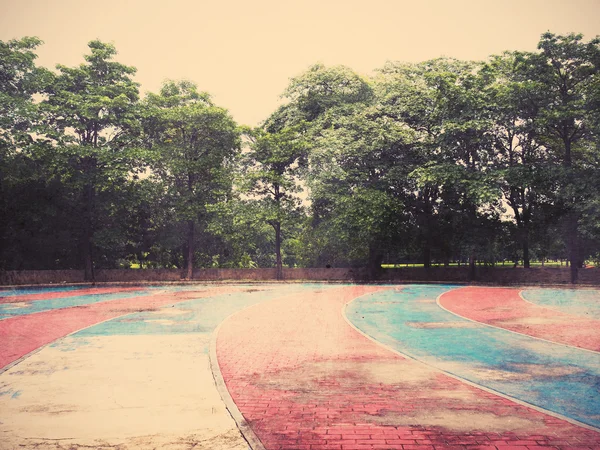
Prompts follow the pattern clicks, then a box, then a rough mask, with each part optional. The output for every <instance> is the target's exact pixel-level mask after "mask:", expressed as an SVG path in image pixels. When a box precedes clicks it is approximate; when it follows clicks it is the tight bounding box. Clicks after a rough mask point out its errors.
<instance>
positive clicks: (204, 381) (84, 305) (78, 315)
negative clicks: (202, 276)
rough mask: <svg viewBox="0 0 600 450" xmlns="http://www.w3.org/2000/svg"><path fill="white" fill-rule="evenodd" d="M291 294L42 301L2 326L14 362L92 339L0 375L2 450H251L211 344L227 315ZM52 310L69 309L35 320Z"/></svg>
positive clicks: (204, 291)
mask: <svg viewBox="0 0 600 450" xmlns="http://www.w3.org/2000/svg"><path fill="white" fill-rule="evenodd" d="M286 289H292V290H293V289H295V287H289V288H283V289H280V290H278V292H274V291H272V290H270V289H268V288H261V287H259V288H256V287H243V286H232V287H216V288H207V287H203V286H199V287H196V288H191V289H189V288H188V289H186V290H182V291H179V292H177V291H175V290H173V289H165V290H142V291H138V292H137V295H136V296H133V297H128V298H118V296H117V297H114V296H112V294H114V292H111V293H110V295H109V293H108V292H104V293H103V295H104V297H102V296H101V295H100V294H99V292H98V291H96V290H93V291H87V290H86V291H81V292H80V293H83V294H84V295H83V296H73V295H72V294H73V292H72V291H69V292H68V295H67V296H65V297H61V294H58V293H57V292H54V293H52V295H51V298H52V299H53V300H37V298H38V297H34V300H32V303H30V304H23V305H20V306H19V308H20V309H21V311H20V312H21V315H18V316H14V317H11V318H8V319H5V320H0V338H1V340H2V342H3V343H8V345H3V346H2V348H3V349H4V350H3V355H4V359H3V362H4V363H6V362H7V361H9V362H10V361H14V359H15V358H17V357H20V356H22V355H23V354H25V353H27V352H29V351H30V350H31V348H34V347H36V346H39V345H44V344H46V343H49V342H51V341H53V340H54V339H56V338H57V337H59V336H65V335H67V334H69V333H72V332H73V331H76V330H79V329H81V328H83V327H86V326H87V327H88V328H85V329H83V330H81V331H79V332H77V333H75V334H72V335H70V336H68V337H66V338H63V339H61V340H59V341H56V342H54V343H52V344H51V345H49V346H46V347H44V348H42V349H41V351H39V352H37V353H35V354H34V355H32V356H30V357H28V358H27V359H24V360H23V361H21V362H20V363H19V364H17V365H14V367H11V368H9V369H8V370H5V372H4V373H2V374H1V375H0V448H1V449H23V448H25V449H44V450H46V449H48V450H49V449H69V450H71V449H82V448H93V449H109V448H110V449H140V450H142V449H143V450H146V449H152V448H160V449H169V450H180V449H181V450H183V449H192V448H194V449H197V450H199V449H222V450H228V449H239V450H245V449H247V448H248V446H247V443H246V441H245V440H244V439H243V437H242V436H241V434H240V433H239V430H238V429H237V427H236V425H235V422H234V421H233V420H232V419H231V417H230V415H229V414H228V412H227V411H226V409H225V406H224V404H223V402H222V400H221V397H220V395H219V393H218V392H217V390H216V388H215V384H214V381H213V377H212V371H211V368H210V364H209V354H208V350H209V342H210V338H211V334H212V332H213V330H214V329H215V328H216V326H217V325H218V324H219V323H220V322H221V321H222V320H223V319H225V318H226V317H227V316H228V315H229V314H231V313H233V312H235V311H237V310H239V309H241V308H243V307H245V306H247V305H250V304H253V303H256V302H259V301H262V300H264V299H268V298H269V297H270V296H273V295H283V294H284V292H285V291H286ZM131 293H132V292H131V291H129V290H127V291H126V292H123V293H122V295H130V294H131ZM65 294H66V292H65ZM59 298H60V300H61V302H62V303H56V302H58V300H59ZM66 299H68V305H67V304H65V301H66ZM50 301H52V302H55V306H61V305H62V306H63V308H62V309H54V310H46V311H43V312H34V311H36V310H40V309H44V308H46V307H47V305H39V304H36V302H37V303H40V302H50ZM11 305H15V303H11ZM73 305H77V306H73ZM10 311H12V312H15V310H10ZM32 311H33V312H32ZM7 349H10V351H8V350H7ZM6 355H8V356H6ZM0 365H1V364H0ZM0 370H2V369H0Z"/></svg>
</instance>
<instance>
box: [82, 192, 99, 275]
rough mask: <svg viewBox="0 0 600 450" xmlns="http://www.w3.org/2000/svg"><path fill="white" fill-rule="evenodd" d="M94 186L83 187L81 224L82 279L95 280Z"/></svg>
mask: <svg viewBox="0 0 600 450" xmlns="http://www.w3.org/2000/svg"><path fill="white" fill-rule="evenodd" d="M94 196H95V191H94V186H93V185H91V184H88V185H86V186H85V187H84V199H85V217H84V219H83V220H84V224H83V267H84V275H83V277H84V280H85V281H91V282H92V283H94V282H95V281H96V279H95V274H94V255H93V242H92V238H93V237H94V225H93V222H92V221H93V211H94Z"/></svg>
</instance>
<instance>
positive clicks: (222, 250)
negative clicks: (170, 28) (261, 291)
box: [0, 33, 600, 282]
mask: <svg viewBox="0 0 600 450" xmlns="http://www.w3.org/2000/svg"><path fill="white" fill-rule="evenodd" d="M39 44H40V41H39V40H38V39H36V38H23V39H20V40H13V41H8V42H0V57H1V59H0V112H1V114H0V239H1V244H2V245H1V246H0V261H1V262H0V268H17V269H27V268H76V267H81V265H82V263H83V267H84V268H85V271H86V277H87V278H88V279H93V272H94V268H95V267H96V268H112V267H128V266H129V265H130V264H131V263H133V262H135V263H136V264H138V265H139V266H140V267H178V268H184V267H185V269H186V274H187V277H188V278H192V276H193V268H194V267H195V266H196V267H198V266H202V267H248V268H250V267H257V266H260V267H271V266H274V267H276V268H277V274H278V277H279V278H281V276H282V269H283V266H284V265H288V266H294V265H304V266H326V265H334V266H346V267H348V266H368V267H369V268H370V269H371V274H372V276H373V277H376V276H378V271H379V270H381V264H382V262H389V263H398V262H409V261H410V262H422V263H423V264H424V266H425V267H430V266H432V265H433V264H435V263H438V264H439V263H444V264H449V262H450V261H458V262H459V263H463V262H466V261H469V263H470V267H471V274H472V276H475V264H476V262H477V261H479V262H480V263H481V262H483V263H485V264H495V263H496V262H497V261H503V262H504V261H513V262H514V263H515V264H518V263H519V262H520V261H521V260H522V261H523V263H524V266H525V267H529V265H530V260H531V259H537V260H541V261H544V260H546V259H549V258H550V259H561V260H565V259H568V260H569V261H570V264H571V271H572V272H571V277H572V281H573V282H576V280H577V269H578V267H580V266H581V265H582V264H583V262H584V261H585V260H587V259H590V258H596V259H598V258H600V228H599V226H598V224H599V223H600V206H599V205H600V182H598V180H600V151H599V145H600V38H595V39H591V40H589V41H587V42H586V41H584V40H583V37H582V36H581V35H577V34H569V35H564V36H559V35H555V34H552V33H545V34H544V35H542V37H541V40H540V42H539V46H538V50H537V51H535V52H505V53H503V54H501V55H498V56H493V57H491V58H489V60H488V61H486V62H470V61H459V60H455V59H450V58H438V59H434V60H431V61H425V62H421V63H416V64H407V63H400V62H389V63H387V64H386V65H385V66H383V67H382V68H381V69H379V70H377V71H376V72H375V74H374V76H372V77H370V78H367V77H364V76H361V75H359V74H357V73H355V72H354V71H352V70H351V69H350V68H347V67H344V66H334V67H326V66H324V65H323V64H316V65H313V66H311V67H309V68H308V70H307V71H306V72H305V73H303V74H301V75H300V76H297V77H295V78H293V79H291V80H290V83H289V86H288V87H287V89H286V90H285V91H284V93H283V97H284V98H285V100H286V103H285V104H284V105H283V106H281V107H280V108H278V109H277V110H276V111H274V112H273V114H271V115H270V116H269V117H268V118H267V119H266V120H265V122H264V123H263V124H262V125H261V126H260V127H259V128H257V129H255V130H246V131H245V135H246V136H245V142H246V144H247V145H244V147H243V149H240V147H242V145H241V144H242V140H241V133H242V130H241V129H240V128H238V127H237V126H236V124H235V122H234V121H233V119H232V118H231V117H230V116H229V114H228V113H227V111H226V110H224V109H223V108H220V107H217V106H216V105H215V104H214V103H213V102H212V100H211V98H210V96H209V95H208V94H207V93H204V92H200V91H199V90H198V88H197V87H196V85H195V84H194V83H192V82H186V81H179V82H173V81H169V82H166V83H165V84H164V86H163V87H162V89H161V90H160V92H159V93H158V94H152V93H150V94H148V95H147V97H146V98H145V99H144V100H143V101H140V100H139V98H138V85H137V84H136V83H135V81H134V80H133V76H134V74H135V69H134V68H132V67H128V66H126V65H123V64H121V63H118V62H116V61H115V60H114V57H115V55H116V50H115V48H114V47H113V46H112V45H110V44H105V43H102V42H99V41H92V42H90V44H89V46H90V54H88V55H87V56H85V63H83V64H81V65H80V66H77V67H73V68H69V67H65V66H61V65H59V66H58V73H57V74H53V73H51V72H49V71H47V70H45V69H41V68H38V67H36V66H35V49H36V47H37V46H38V45H39Z"/></svg>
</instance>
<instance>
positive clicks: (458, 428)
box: [365, 408, 543, 433]
mask: <svg viewBox="0 0 600 450" xmlns="http://www.w3.org/2000/svg"><path fill="white" fill-rule="evenodd" d="M365 421H370V422H374V423H377V424H380V425H395V426H421V427H436V428H442V429H445V430H451V431H454V432H463V433H464V432H469V433H472V432H487V433H506V432H513V433H524V432H527V431H529V430H535V429H539V427H540V426H542V425H543V423H542V421H541V420H539V419H538V420H532V419H529V418H523V417H512V416H511V415H504V416H500V415H497V414H493V413H489V412H485V411H456V410H449V409H444V408H438V409H429V410H427V411H426V412H418V413H416V414H415V413H412V414H411V413H408V414H397V413H393V412H387V411H384V412H382V413H380V414H377V415H368V416H366V417H365Z"/></svg>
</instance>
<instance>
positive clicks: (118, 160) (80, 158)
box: [42, 41, 139, 281]
mask: <svg viewBox="0 0 600 450" xmlns="http://www.w3.org/2000/svg"><path fill="white" fill-rule="evenodd" d="M88 45H89V48H90V51H91V53H90V54H89V55H86V56H85V60H86V63H84V64H81V65H79V66H78V67H72V68H69V67H66V66H63V65H58V66H57V69H58V71H59V72H60V73H59V75H58V76H57V77H56V79H55V80H54V82H53V84H52V87H51V89H49V91H48V97H47V99H46V100H44V101H43V102H42V107H43V109H44V114H45V117H46V124H47V128H46V129H45V130H44V131H45V136H46V137H47V138H50V139H51V140H52V141H53V147H52V148H51V150H50V151H51V152H52V153H53V155H52V157H53V159H54V162H55V171H56V172H57V173H59V174H60V176H61V177H62V181H63V183H65V184H68V185H70V186H72V187H73V189H74V191H75V192H77V193H78V195H79V196H80V205H81V210H80V214H81V232H80V233H81V235H80V243H81V248H82V253H83V261H84V268H85V279H86V280H90V281H93V280H94V249H95V245H94V239H95V233H96V232H97V231H98V230H99V229H101V226H100V223H99V222H100V216H99V215H98V203H97V200H98V193H99V192H105V191H110V190H111V189H113V187H114V186H115V185H117V184H119V183H122V182H125V181H126V180H127V178H128V177H129V176H130V174H131V173H132V172H133V171H135V170H136V167H137V166H138V164H139V158H138V157H137V156H138V155H137V154H136V153H135V146H134V145H133V144H134V143H135V139H136V134H137V127H138V119H137V109H136V104H137V101H138V84H137V83H135V82H134V81H133V80H132V79H131V76H132V75H133V74H135V72H136V70H135V68H133V67H129V66H125V65H123V64H121V63H119V62H116V61H113V60H112V59H113V57H114V56H115V55H116V53H117V52H116V49H115V47H114V46H113V45H111V44H106V43H102V42H100V41H91V42H90V43H89V44H88Z"/></svg>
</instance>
